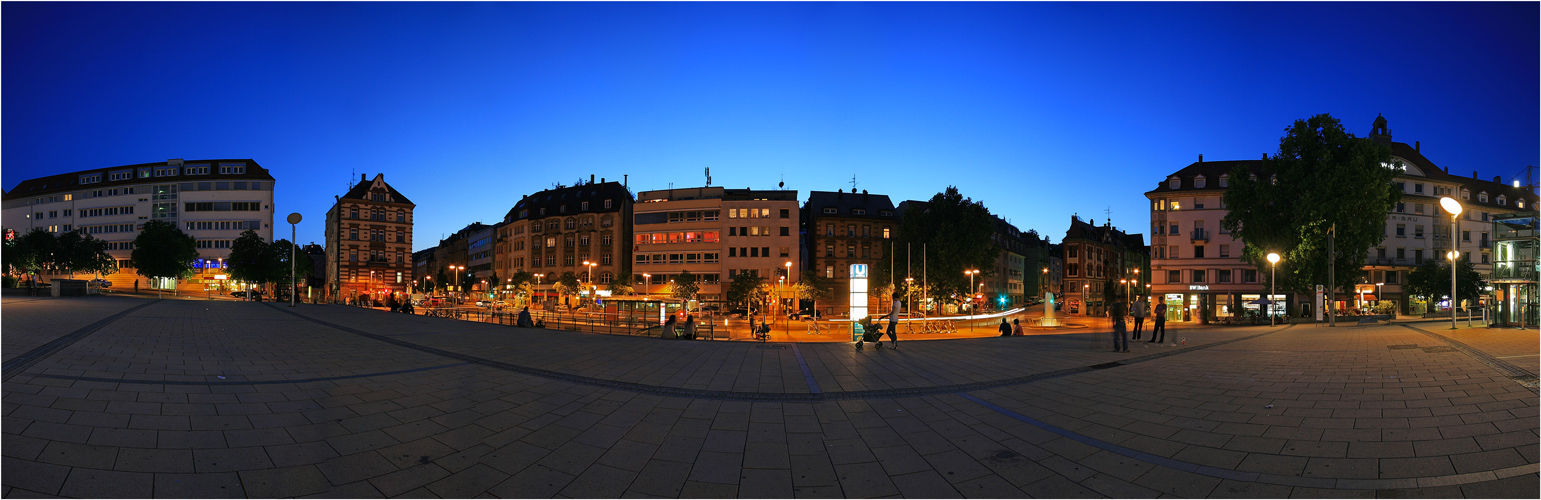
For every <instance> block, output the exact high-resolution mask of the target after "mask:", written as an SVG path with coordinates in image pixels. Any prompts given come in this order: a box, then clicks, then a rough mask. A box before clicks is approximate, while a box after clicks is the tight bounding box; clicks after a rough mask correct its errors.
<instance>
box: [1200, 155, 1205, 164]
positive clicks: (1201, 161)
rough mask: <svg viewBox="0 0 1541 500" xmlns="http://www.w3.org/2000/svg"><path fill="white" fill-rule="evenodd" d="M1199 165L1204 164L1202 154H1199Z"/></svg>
mask: <svg viewBox="0 0 1541 500" xmlns="http://www.w3.org/2000/svg"><path fill="white" fill-rule="evenodd" d="M1199 163H1204V153H1199Z"/></svg>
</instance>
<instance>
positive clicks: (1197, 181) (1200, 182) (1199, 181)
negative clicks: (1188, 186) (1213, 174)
mask: <svg viewBox="0 0 1541 500" xmlns="http://www.w3.org/2000/svg"><path fill="white" fill-rule="evenodd" d="M1193 187H1194V188H1197V189H1204V176H1202V175H1200V176H1198V177H1194V178H1193Z"/></svg>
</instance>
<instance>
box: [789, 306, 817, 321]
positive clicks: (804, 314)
mask: <svg viewBox="0 0 1541 500" xmlns="http://www.w3.org/2000/svg"><path fill="white" fill-rule="evenodd" d="M787 319H800V320H804V321H808V320H813V319H824V314H823V313H820V312H818V311H814V310H812V309H804V310H801V311H798V312H795V313H791V314H788V315H787Z"/></svg>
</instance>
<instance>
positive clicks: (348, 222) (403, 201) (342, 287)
mask: <svg viewBox="0 0 1541 500" xmlns="http://www.w3.org/2000/svg"><path fill="white" fill-rule="evenodd" d="M416 207H417V205H414V204H413V203H412V201H411V200H409V199H407V197H406V196H402V194H401V192H399V191H397V190H396V188H394V187H391V185H390V184H387V183H386V182H385V174H376V175H375V178H374V179H373V180H370V179H369V178H368V176H367V175H365V176H363V177H361V178H360V179H359V183H358V184H356V185H354V186H353V188H352V189H349V190H348V192H347V194H344V195H342V196H340V197H338V198H337V202H336V203H335V204H333V205H332V208H331V209H330V210H328V211H327V213H326V260H327V263H328V265H327V279H326V282H327V286H328V290H327V292H328V293H327V296H328V297H330V298H331V299H332V300H335V301H347V300H349V299H350V298H357V297H359V296H361V295H368V296H370V297H371V298H372V299H374V300H380V301H383V300H385V299H386V298H387V297H389V296H391V295H394V294H404V293H407V292H408V290H409V287H410V286H411V284H412V283H411V282H412V278H411V276H412V261H411V258H410V256H411V255H412V211H413V209H414V208H416ZM399 299H400V298H399V297H398V300H399Z"/></svg>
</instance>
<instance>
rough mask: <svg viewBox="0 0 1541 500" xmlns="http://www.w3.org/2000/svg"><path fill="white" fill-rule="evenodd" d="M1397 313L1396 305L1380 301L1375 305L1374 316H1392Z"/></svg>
mask: <svg viewBox="0 0 1541 500" xmlns="http://www.w3.org/2000/svg"><path fill="white" fill-rule="evenodd" d="M1396 312H1397V306H1396V304H1394V303H1392V302H1391V301H1386V300H1382V301H1380V302H1378V303H1376V304H1375V314H1385V315H1394V314H1396Z"/></svg>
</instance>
